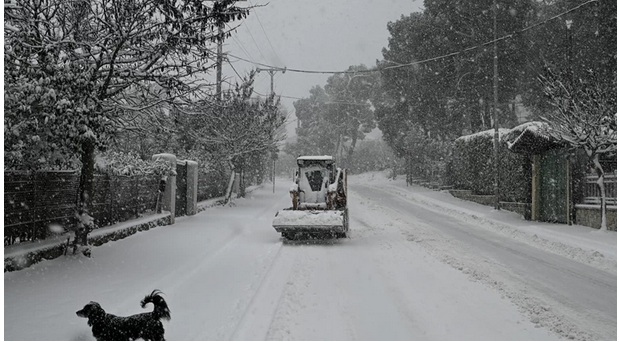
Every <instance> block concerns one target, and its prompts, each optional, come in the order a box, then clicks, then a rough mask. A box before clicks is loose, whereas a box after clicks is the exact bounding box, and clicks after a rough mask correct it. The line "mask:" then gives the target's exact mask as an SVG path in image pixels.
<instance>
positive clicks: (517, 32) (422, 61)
mask: <svg viewBox="0 0 619 342" xmlns="http://www.w3.org/2000/svg"><path fill="white" fill-rule="evenodd" d="M598 1H599V0H589V1H586V2H584V3H582V4H580V5H578V6H576V7H573V8H571V9H569V10H567V11H564V12H561V13H559V14H557V15H555V16H552V17H550V18H548V19H545V20H543V21H540V22H538V23H535V24H533V25H530V26H527V27H525V28H523V29H521V30H517V31H514V32H512V33H510V34H507V35H504V36H502V37H499V38H496V39H492V40H490V41H487V42H485V43H482V44H478V45H475V46H471V47H468V48H466V49H463V50H460V51H455V52H451V53H448V54H444V55H440V56H436V57H431V58H427V59H423V60H420V61H415V62H410V63H401V64H396V65H391V66H385V67H380V68H379V67H374V68H370V69H367V70H358V71H350V70H345V71H324V70H305V69H295V68H286V71H289V72H296V73H306V74H361V73H372V72H380V71H383V70H390V69H399V68H404V67H410V66H414V65H419V64H425V63H429V62H434V61H437V60H441V59H446V58H450V57H455V56H458V55H460V54H464V53H467V52H470V51H473V50H476V49H479V48H481V47H485V46H488V45H491V44H494V43H496V42H500V41H503V40H507V39H511V38H513V37H514V36H515V35H517V34H521V33H524V32H526V31H529V30H531V29H533V28H536V27H538V26H541V25H545V24H547V23H548V22H550V21H552V20H554V19H557V18H560V17H562V16H564V15H566V14H569V13H571V12H573V11H576V10H578V9H580V8H581V7H584V6H586V5H588V4H591V3H594V2H598ZM254 42H255V41H254ZM228 55H229V56H231V57H234V58H237V59H240V60H242V61H245V62H248V63H252V64H254V65H260V66H263V67H267V68H279V67H276V66H273V65H269V64H264V63H258V62H254V61H251V60H247V59H245V58H241V57H238V56H235V55H232V54H228ZM263 57H264V56H263Z"/></svg>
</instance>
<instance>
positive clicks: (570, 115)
mask: <svg viewBox="0 0 619 342" xmlns="http://www.w3.org/2000/svg"><path fill="white" fill-rule="evenodd" d="M591 76H593V75H591ZM540 80H541V82H542V83H543V85H544V92H545V94H546V96H547V97H548V101H549V103H550V104H551V105H552V106H553V107H554V110H553V111H550V112H548V113H547V114H546V115H545V116H544V117H542V119H543V120H544V121H545V122H547V123H548V125H549V133H550V134H552V136H554V137H555V138H557V139H558V140H562V141H566V142H568V143H569V144H570V145H571V146H572V147H573V148H575V149H582V150H584V151H585V152H586V154H587V156H588V157H589V160H590V161H591V163H592V164H593V167H594V169H595V171H596V173H597V176H598V180H597V184H598V186H599V188H600V193H601V197H602V198H601V200H602V223H601V229H604V230H606V229H607V226H606V192H605V190H604V168H603V167H602V164H601V163H600V157H601V156H602V155H605V154H611V155H615V157H616V153H617V83H616V79H615V84H614V87H602V86H601V85H600V84H599V83H598V82H596V79H595V77H590V78H589V79H582V78H579V79H578V80H564V79H562V78H561V77H558V76H556V75H554V74H552V73H551V72H550V71H549V72H548V73H547V76H541V77H540Z"/></svg>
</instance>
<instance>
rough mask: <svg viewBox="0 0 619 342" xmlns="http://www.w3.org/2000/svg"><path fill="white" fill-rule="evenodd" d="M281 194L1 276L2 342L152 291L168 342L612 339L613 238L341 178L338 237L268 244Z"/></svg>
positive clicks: (267, 192)
mask: <svg viewBox="0 0 619 342" xmlns="http://www.w3.org/2000/svg"><path fill="white" fill-rule="evenodd" d="M289 185H290V184H288V183H287V182H285V181H283V180H279V181H278V183H277V187H276V194H273V193H272V192H271V187H270V186H266V187H265V188H263V189H257V190H255V191H254V192H253V193H252V194H251V195H250V196H249V198H247V199H241V200H238V201H237V202H236V206H234V207H213V208H209V209H208V210H206V211H204V212H202V213H200V214H198V215H196V216H192V217H185V218H179V219H177V223H176V224H175V225H172V226H167V227H160V228H156V229H152V230H150V231H146V232H140V233H138V234H135V235H133V236H130V237H128V238H126V239H123V240H120V241H116V242H111V243H108V244H105V245H102V246H100V247H95V248H93V257H92V258H90V259H89V258H85V257H81V256H79V257H78V256H75V257H67V258H59V259H56V260H51V261H44V262H41V263H39V264H36V265H34V266H33V267H30V268H29V269H25V270H22V271H17V272H11V273H5V275H4V293H5V295H4V301H5V302H4V307H5V311H4V314H5V318H4V323H5V324H4V329H5V331H4V338H5V339H7V340H92V339H93V338H92V334H91V333H90V330H89V328H88V326H87V325H86V321H85V320H84V319H82V318H79V317H77V316H76V315H75V311H76V310H78V309H79V308H81V306H83V305H84V304H86V303H87V302H88V301H91V300H95V301H98V302H99V303H101V305H102V306H103V307H104V308H105V309H107V310H108V311H110V312H112V313H115V314H118V315H129V314H133V313H136V312H140V311H141V310H142V309H140V307H139V301H140V300H141V299H142V297H143V296H144V295H146V294H147V293H150V291H152V289H154V288H158V289H161V290H162V291H163V292H164V294H165V295H164V296H165V298H166V300H167V301H168V304H169V306H170V309H171V311H172V320H171V321H170V322H165V323H164V325H165V327H166V338H167V339H168V340H230V339H234V340H265V339H266V340H281V339H294V340H351V339H354V340H419V339H421V340H554V339H568V338H576V339H605V340H614V339H616V335H617V332H616V326H617V324H616V322H617V317H616V304H617V301H616V233H614V232H597V231H592V230H590V229H589V228H584V227H567V226H560V225H544V224H539V225H532V223H531V222H527V221H521V220H519V219H517V218H515V216H516V215H515V214H511V213H505V212H500V213H497V212H489V214H488V215H486V214H484V213H485V212H488V210H487V209H486V207H481V206H478V205H476V204H470V203H467V202H462V201H460V200H457V199H454V198H452V197H450V196H449V195H448V194H444V193H438V192H431V191H428V190H425V189H422V188H418V187H411V188H407V187H405V186H404V185H403V184H402V182H401V181H396V182H389V181H387V180H385V179H384V177H383V176H382V174H372V175H366V176H357V177H351V179H350V195H349V201H350V213H351V223H350V229H351V232H350V238H348V239H341V240H325V241H314V242H307V241H303V242H284V241H282V239H281V238H280V236H279V234H277V233H276V232H275V230H274V229H273V228H272V227H271V220H272V218H273V216H274V214H275V212H276V211H277V210H278V209H281V208H283V207H287V206H289V197H288V194H287V189H288V187H289ZM563 228H565V229H563ZM532 229H534V230H535V233H531V230H532ZM555 230H556V234H553V232H554V231H555ZM568 232H569V234H568Z"/></svg>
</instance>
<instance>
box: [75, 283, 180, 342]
mask: <svg viewBox="0 0 619 342" xmlns="http://www.w3.org/2000/svg"><path fill="white" fill-rule="evenodd" d="M147 303H153V305H154V306H155V309H154V310H153V311H152V312H144V313H140V314H135V315H132V316H128V317H119V316H115V315H112V314H108V313H105V310H103V308H101V305H99V303H97V302H90V303H88V304H86V305H85V306H84V308H83V309H82V310H79V311H77V312H76V314H77V315H78V316H79V317H84V318H88V325H89V326H91V327H92V334H93V336H94V337H95V338H96V339H97V341H130V340H135V339H138V338H141V339H143V340H145V341H147V340H150V341H163V340H165V338H164V337H163V334H164V329H163V324H162V323H161V319H166V320H170V309H168V304H166V302H165V300H163V297H161V291H159V290H154V291H153V292H152V293H151V294H149V295H147V296H146V297H144V299H143V300H142V302H141V305H142V307H144V306H146V304H147Z"/></svg>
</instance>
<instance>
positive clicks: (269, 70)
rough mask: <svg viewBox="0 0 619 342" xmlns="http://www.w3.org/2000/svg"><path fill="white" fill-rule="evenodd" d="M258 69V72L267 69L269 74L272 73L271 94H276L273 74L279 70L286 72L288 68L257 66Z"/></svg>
mask: <svg viewBox="0 0 619 342" xmlns="http://www.w3.org/2000/svg"><path fill="white" fill-rule="evenodd" d="M256 71H257V72H261V71H266V72H268V73H269V75H271V95H275V91H274V90H273V76H274V75H275V73H276V72H278V71H281V72H282V74H285V73H286V68H268V69H261V68H256Z"/></svg>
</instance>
